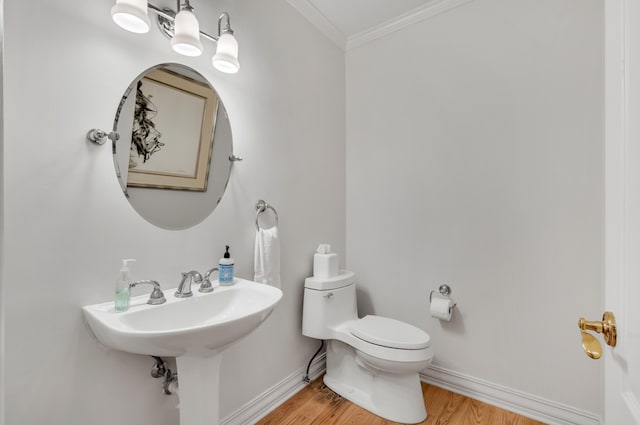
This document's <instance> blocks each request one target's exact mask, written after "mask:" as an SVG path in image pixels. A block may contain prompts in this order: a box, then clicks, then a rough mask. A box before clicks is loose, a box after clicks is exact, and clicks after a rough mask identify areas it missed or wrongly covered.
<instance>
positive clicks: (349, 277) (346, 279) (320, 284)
mask: <svg viewBox="0 0 640 425" xmlns="http://www.w3.org/2000/svg"><path fill="white" fill-rule="evenodd" d="M355 277H356V274H355V273H354V272H352V271H349V270H340V271H339V272H338V275H337V276H334V277H323V278H320V277H315V276H311V277H308V278H306V279H305V280H304V287H305V288H308V289H315V290H317V291H327V290H329V289H339V288H344V287H345V286H349V285H351V284H352V283H354V281H355Z"/></svg>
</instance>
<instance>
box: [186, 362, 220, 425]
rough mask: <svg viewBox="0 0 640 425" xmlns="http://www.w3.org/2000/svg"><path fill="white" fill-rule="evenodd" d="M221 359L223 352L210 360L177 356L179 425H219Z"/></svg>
mask: <svg viewBox="0 0 640 425" xmlns="http://www.w3.org/2000/svg"><path fill="white" fill-rule="evenodd" d="M221 360H222V352H221V351H218V352H216V353H215V354H214V355H213V356H210V357H194V356H180V357H176V364H177V366H178V388H179V389H178V399H179V400H180V425H218V424H219V423H220V391H219V388H220V386H219V382H220V361H221Z"/></svg>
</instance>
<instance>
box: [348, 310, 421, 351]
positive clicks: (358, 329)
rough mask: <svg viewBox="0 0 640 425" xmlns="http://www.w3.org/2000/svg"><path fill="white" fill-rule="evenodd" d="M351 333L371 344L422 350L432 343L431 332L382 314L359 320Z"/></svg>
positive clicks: (352, 327)
mask: <svg viewBox="0 0 640 425" xmlns="http://www.w3.org/2000/svg"><path fill="white" fill-rule="evenodd" d="M351 334H352V335H354V336H356V337H358V338H360V339H362V340H364V341H367V342H370V343H371V344H376V345H381V346H383V347H390V348H402V349H405V350H420V349H423V348H427V347H428V346H429V345H430V344H431V338H430V337H429V334H428V333H426V332H425V331H423V330H422V329H420V328H417V327H415V326H413V325H410V324H408V323H405V322H401V321H399V320H395V319H389V318H388V317H381V316H365V317H363V318H362V319H360V320H357V321H356V322H355V323H354V324H353V325H351Z"/></svg>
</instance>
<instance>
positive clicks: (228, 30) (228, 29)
mask: <svg viewBox="0 0 640 425" xmlns="http://www.w3.org/2000/svg"><path fill="white" fill-rule="evenodd" d="M224 18H227V25H226V26H225V27H224V32H222V20H223V19H224ZM222 34H233V30H232V29H231V18H230V17H229V14H228V13H227V12H222V14H221V15H220V17H219V18H218V37H220V36H221V35H222Z"/></svg>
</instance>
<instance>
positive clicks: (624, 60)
mask: <svg viewBox="0 0 640 425" xmlns="http://www.w3.org/2000/svg"><path fill="white" fill-rule="evenodd" d="M604 5H605V17H606V18H605V86H606V89H605V93H606V95H605V99H606V101H605V115H606V119H605V123H606V132H605V140H606V142H605V170H606V175H605V182H606V183H605V217H606V219H605V251H606V253H605V270H606V273H605V286H606V291H605V309H606V310H607V311H611V312H613V313H614V314H615V315H616V319H617V325H618V326H617V328H618V338H617V340H618V341H617V346H616V347H614V348H609V347H607V348H605V350H604V356H603V357H604V358H605V425H640V1H638V0H604Z"/></svg>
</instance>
